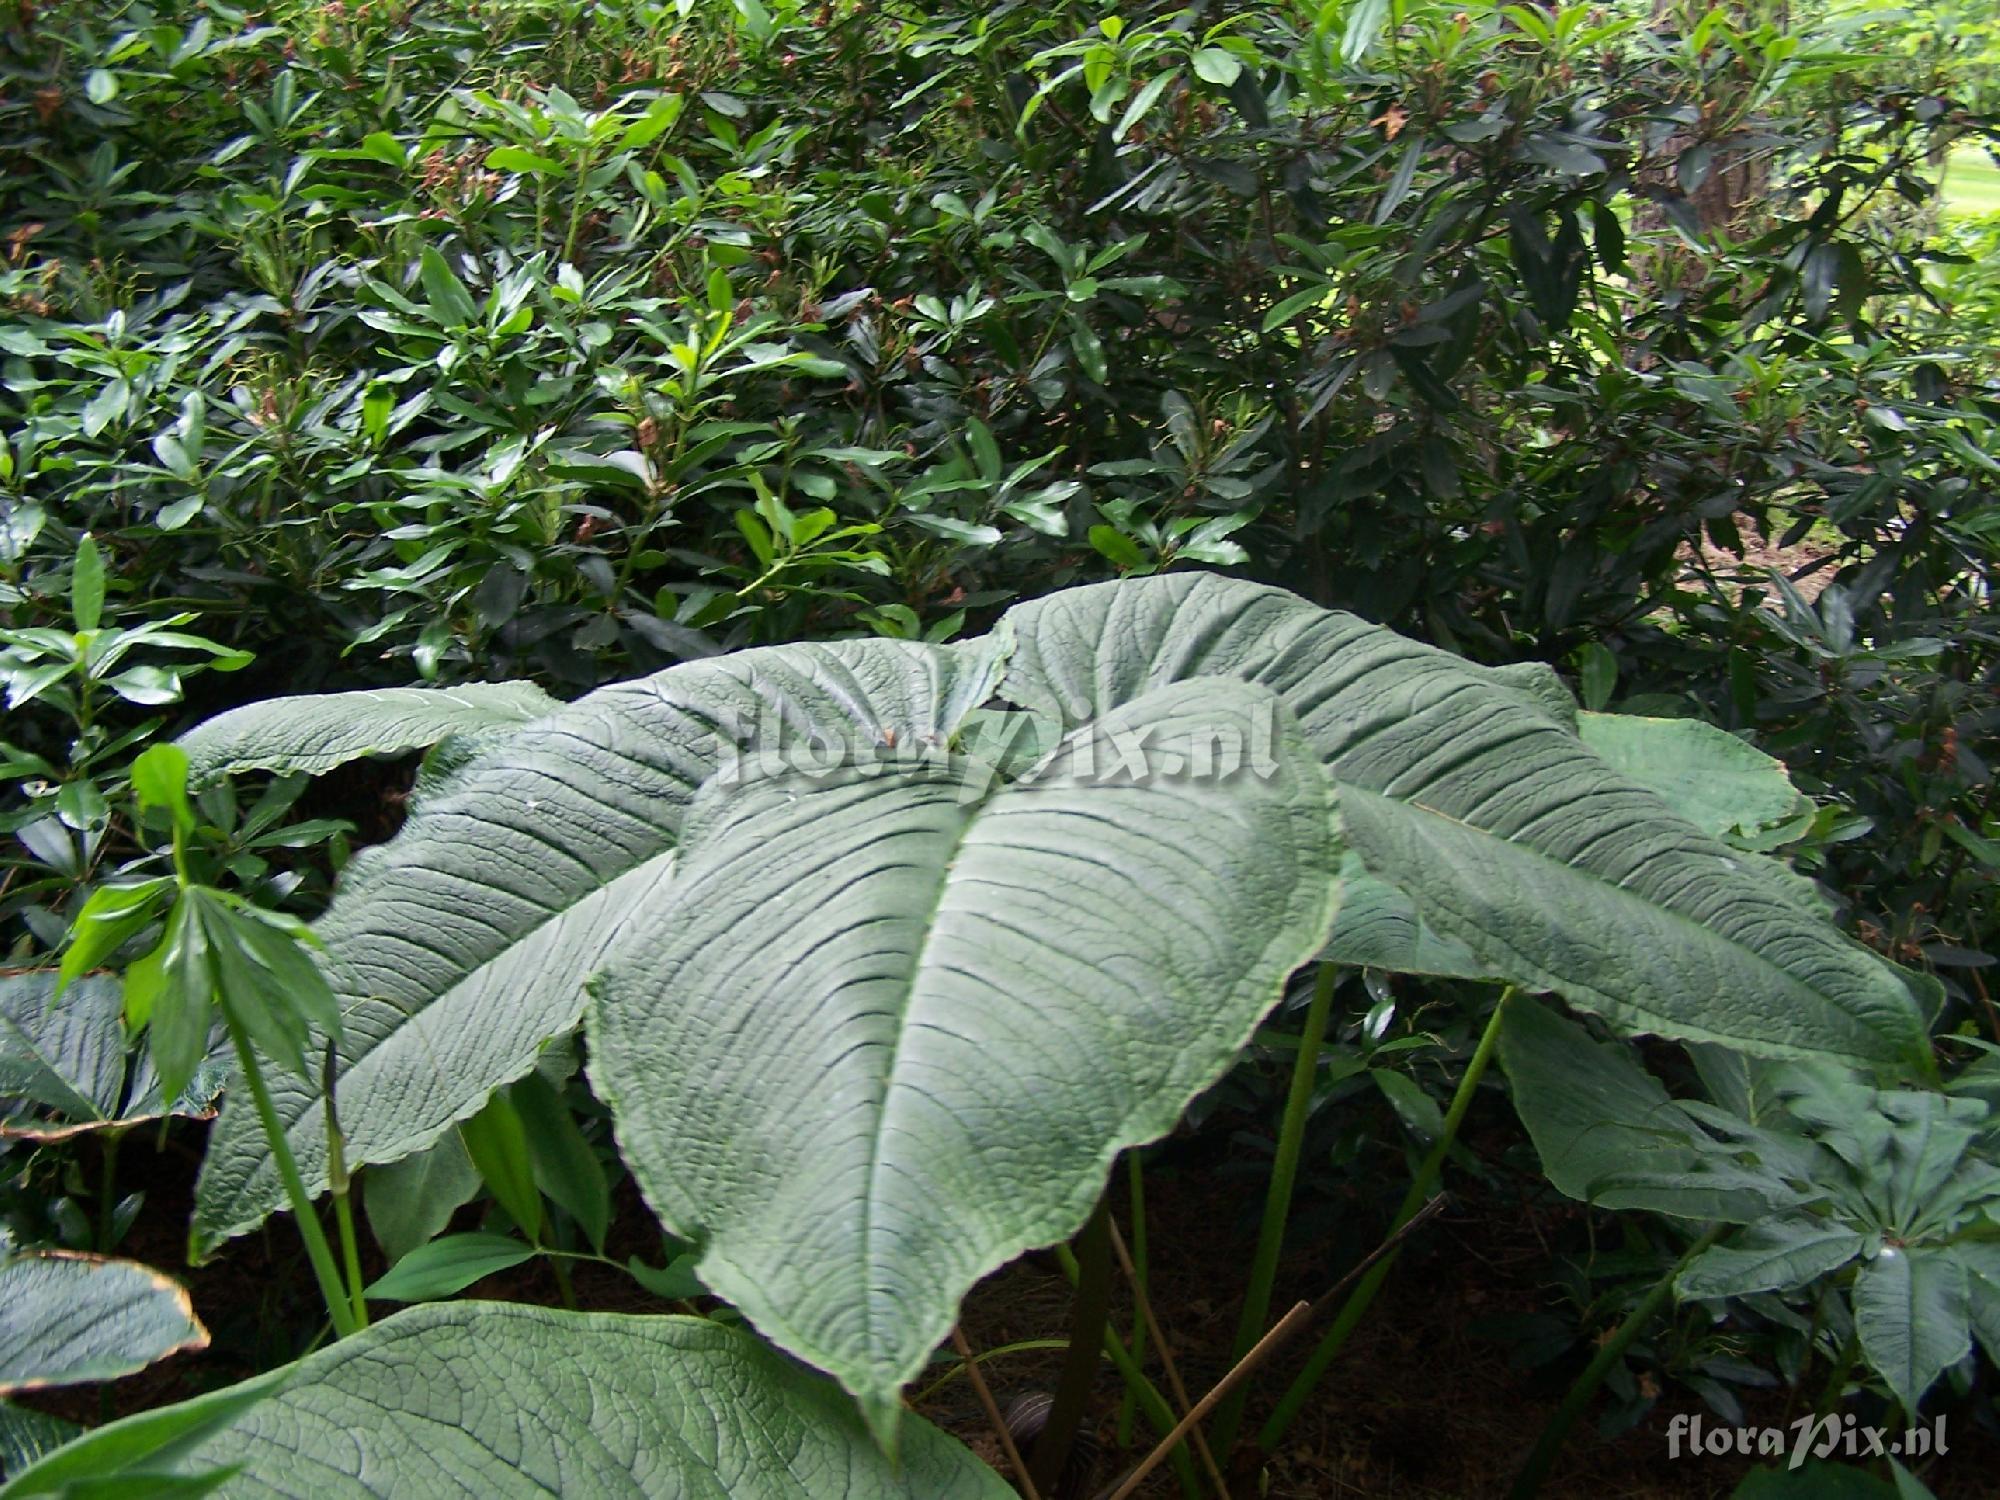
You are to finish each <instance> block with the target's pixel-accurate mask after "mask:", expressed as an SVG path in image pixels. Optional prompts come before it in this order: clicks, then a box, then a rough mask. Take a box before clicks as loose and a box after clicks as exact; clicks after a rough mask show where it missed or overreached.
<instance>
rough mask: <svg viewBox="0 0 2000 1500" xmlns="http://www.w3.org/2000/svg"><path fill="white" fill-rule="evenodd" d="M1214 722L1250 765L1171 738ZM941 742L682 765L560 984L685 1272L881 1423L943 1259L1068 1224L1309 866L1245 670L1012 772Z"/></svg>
mask: <svg viewBox="0 0 2000 1500" xmlns="http://www.w3.org/2000/svg"><path fill="white" fill-rule="evenodd" d="M1253 726H1258V727H1255V728H1254V729H1253ZM1212 731H1219V732H1221V733H1223V734H1224V735H1225V736H1227V735H1232V734H1233V735H1235V736H1236V737H1237V740H1238V743H1239V744H1245V745H1247V744H1248V743H1249V742H1250V741H1251V739H1252V738H1253V735H1254V734H1262V733H1265V732H1267V731H1269V732H1270V733H1271V741H1270V745H1269V749H1270V751H1271V756H1270V760H1269V763H1268V764H1267V765H1264V766H1262V767H1261V768H1253V767H1252V766H1250V765H1245V766H1243V767H1242V768H1241V769H1240V770H1238V771H1237V772H1236V774H1233V775H1229V774H1221V770H1222V768H1223V767H1224V766H1225V765H1226V764H1227V762H1226V759H1222V758H1218V759H1217V760H1216V761H1215V762H1214V764H1213V765H1212V766H1211V767H1210V774H1200V773H1199V772H1197V771H1193V770H1190V769H1189V767H1190V766H1191V765H1194V764H1198V761H1199V756H1200V750H1199V746H1200V744H1201V743H1202V741H1203V738H1204V737H1205V736H1206V735H1208V734H1209V733H1210V732H1212ZM1132 753H1140V754H1141V759H1142V761H1143V767H1140V766H1135V764H1134V761H1133V760H1132V759H1131V754H1132ZM1175 767H1179V768H1181V770H1183V771H1186V772H1187V774H1176V773H1175V771H1174V769H1173V768H1175ZM963 773H964V767H963V766H962V765H961V764H957V763H954V764H949V765H947V764H935V763H933V764H928V765H925V764H919V765H913V766H908V767H904V768H898V769H897V770H895V771H893V772H891V773H888V774H868V773H867V772H866V771H862V772H857V773H853V774H847V775H835V776H831V777H822V778H815V777H811V776H805V775H801V774H798V773H796V772H786V771H784V770H782V769H778V770H775V771H773V772H772V773H771V774H769V775H767V776H765V777H763V778H761V779H758V780H754V781H750V782H746V783H744V784H742V785H739V786H736V787H730V788H725V787H720V786H716V787H712V788H710V789H705V790H704V792H703V794H702V797H701V798H699V799H697V803H696V811H695V812H694V813H693V814H691V816H690V820H689V825H688V829H687V837H686V842H685V844H684V846H683V848H682V853H681V864H680V870H679V876H678V879H677V881H676V885H675V888H674V891H673V892H672V898H671V900H670V901H669V902H668V904H667V905H666V906H665V907H664V908H663V909H662V910H661V911H660V912H659V914H658V920H657V921H656V922H655V923H654V924H653V926H652V927H651V930H650V931H649V932H648V934H647V935H646V936H645V937H644V938H643V939H642V940H640V941H637V942H635V943H633V944H632V945H631V946H629V947H627V948H625V949H624V950H622V951H621V952H620V953H619V954H618V955H617V956H616V958H615V959H614V961H613V962H612V963H611V964H610V966H609V967H608V968H607V970H606V973H605V975H604V977H603V978H602V979H601V980H600V981H599V983H598V985H597V987H596V1000H595V1003H594V1004H593V1005H592V1007H591V1012H590V1030H589V1036H590V1043H591V1045H590V1076H591V1081H592V1083H593V1084H594V1085H595V1086H596V1088H597V1090H598V1092H599V1093H600V1095H601V1096H602V1097H604V1098H605V1099H606V1101H607V1102H609V1103H610V1105H611V1106H612V1109H613V1112H614V1116H615V1120H616V1125H617V1131H618V1139H619V1143H620V1145H621V1147H622V1148H623V1151H624V1154H625V1158H626V1161H627V1163H628V1164H629V1165H630V1166H631V1168H632V1172H633V1175H634V1177H635V1178H636V1179H637V1180H638V1182H639V1185H640V1187H641V1188H642V1189H643V1191H644V1192H645V1194H646V1196H647V1199H648V1200H649V1201H650V1202H651V1204H652V1205H653V1207H654V1208H655V1210H656V1211H657V1212H658V1213H659V1215H660V1217H661V1219H662V1220H663V1221H664V1222H665V1223H666V1225H667V1227H668V1228H669V1229H670V1230H672V1232H673V1233H675V1234H676V1235H678V1236H680V1237H682V1238H684V1239H688V1240H690V1241H693V1242H694V1243H696V1244H697V1245H699V1246H700V1248H701V1256H700V1260H699V1263H698V1270H699V1272H700V1275H701V1279H702V1280H703V1282H705V1283H706V1284H707V1285H708V1286H710V1287H711V1288H713V1289H714V1290H715V1291H716V1292H718V1293H720V1294H721V1295H722V1296H724V1297H727V1298H728V1299H730V1300H731V1301H733V1302H735V1303H736V1304H737V1305H738V1306H740V1307H741V1308H742V1309H743V1311H744V1312H745V1313H746V1314H748V1316H749V1317H750V1319H751V1320H752V1321H753V1322H754V1323H756V1325H757V1326H758V1328H759V1329H760V1330H761V1331H763V1332H764V1333H765V1334H767V1335H769V1336H770V1337H771V1338H773V1339H774V1340H776V1341H777V1342H778V1343H779V1344H781V1345H783V1346H784V1347H786V1348H788V1349H790V1350H791V1351H792V1352H794V1353H796V1354H798V1355H799V1356H800V1357H801V1358H804V1359H806V1360H808V1361H810V1362H811V1363H813V1364H815V1365H818V1366H820V1367H821V1368H824V1369H827V1370H830V1371H832V1372H833V1373H834V1374H835V1375H836V1376H837V1377H838V1378H839V1379H840V1380H841V1381H842V1383H843V1384H845V1385H846V1386H847V1387H848V1388H849V1389H850V1390H852V1391H854V1392H855V1393H856V1395H857V1396H859V1397H860V1398H861V1400H862V1402H863V1405H864V1408H865V1409H866V1410H867V1411H868V1413H869V1416H870V1419H871V1421H872V1422H873V1424H874V1425H875V1427H876V1429H877V1431H878V1432H881V1433H882V1434H883V1435H884V1436H885V1438H887V1437H889V1436H890V1434H891V1433H892V1430H893V1423H894V1420H895V1416H896V1413H897V1411H898V1409H899V1408H898V1395H897V1393H898V1389H899V1387H900V1386H901V1385H902V1383H903V1382H905V1381H906V1380H908V1379H910V1378H911V1377H912V1376H914V1375H915V1374H916V1373H917V1372H918V1371H919V1370H920V1369H921V1368H922V1367H923V1365H924V1363H925V1361H926V1360H927V1358H928V1357H929V1356H930V1354H931V1351H932V1349H933V1347H934V1346H935V1345H936V1344H937V1343H938V1341H939V1340H941V1339H942V1338H944V1336H945V1335H946V1334H947V1333H948V1332H949V1330H950V1328H951V1325H952V1322H953V1320H954V1318H955V1317H956V1309H957V1306H958V1302H959V1299H960V1298H961V1297H962V1296H963V1295H964V1294H965V1292H966V1291H967V1290H968V1289H969V1288H970V1287H971V1286H972V1284H973V1283H974V1282H975V1281H977V1280H978V1279H979V1278H980V1277H981V1276H982V1275H984V1274H986V1273H987V1272H988V1271H990V1270H992V1269H994V1268H995V1267H996V1266H998V1265H1000V1264H1002V1263H1003V1262H1005V1261H1007V1260H1008V1259H1010V1258H1012V1257H1013V1256H1014V1255H1016V1254H1018V1253H1019V1252H1021V1251H1022V1250H1024V1249H1027V1248H1029V1247H1031V1246H1034V1245H1040V1244H1047V1243H1049V1242H1051V1241H1055V1240H1059V1239H1062V1238H1064V1237H1065V1236H1067V1235H1069V1234H1071V1233H1073V1232H1074V1231H1075V1230H1076V1229H1077V1227H1078V1226H1079V1225H1080V1224H1081V1223H1082V1221H1083V1219H1084V1218H1085V1216H1086V1215H1087V1214H1088V1213H1089V1211H1090V1208H1091V1206H1092V1205H1093V1204H1094V1203H1095V1202H1096V1200H1097V1197H1098V1194H1099V1193H1100V1192H1101V1190H1102V1188H1103V1185H1104V1179H1105V1174H1106V1172H1107V1170H1108V1169H1109V1166H1110V1163H1111V1161H1112V1159H1113V1158H1114V1156H1115V1155H1116V1154H1117V1153H1118V1151H1120V1150H1121V1149H1122V1148H1124V1147H1126V1146H1129V1145H1132V1144H1134V1143H1136V1142H1140V1141H1145V1140H1150V1139H1153V1138H1155V1137H1157V1136H1159V1135H1162V1134H1164V1133H1165V1132H1167V1131H1168V1130H1170V1129H1171V1128H1172V1127H1173V1125H1174V1123H1175V1121H1176V1120H1177V1119H1178V1118H1179V1115H1180V1111H1181V1109H1182V1108H1183V1106H1184V1105H1185V1104H1186V1102H1187V1101H1188V1100H1189V1099H1190V1098H1191V1097H1192V1096H1193V1095H1194V1094H1195V1093H1197V1092H1198V1091H1200V1090H1201V1089H1202V1088H1204V1087H1206V1086H1207V1085H1208V1084H1210V1083H1211V1082H1213V1081H1214V1079H1215V1078H1216V1077H1217V1076H1218V1075H1219V1074H1220V1073H1221V1072H1222V1071H1223V1070H1224V1069H1225V1068H1226V1067H1227V1066H1228V1065H1229V1063H1230V1061H1231V1059H1232V1058H1233V1057H1234V1056H1235V1055H1236V1053H1237V1051H1238V1049H1239V1048H1241V1047H1242V1045H1243V1044H1244V1042H1245V1041H1246V1040H1247V1039H1248V1037H1249V1036H1250V1034H1251V1032H1252V1031H1253V1029H1254V1028H1255V1026H1256V1024H1257V1021H1258V1019H1259V1018H1260V1017H1261V1016H1262V1015H1263V1014H1264V1013H1265V1012H1266V1011H1267V1010H1268V1009H1269V1008H1270V1006H1271V1005H1272V1004H1273V1003H1275V1001H1276V1000H1277V998H1278V996H1279V992H1280V989H1281V986H1282V984H1283V981H1284V978H1285V976H1286V975H1287V974H1288V973H1290V972H1291V970H1293V969H1294V968H1296V967H1297V966H1298V965H1299V964H1301V963H1303V962H1305V961H1306V960H1308V959H1310V958H1311V957H1312V956H1313V954H1314V953H1316V952H1317V951H1318V950H1319V947H1320V945H1321V944H1322V943H1323V941H1324V940H1325V937H1326V933H1327V929H1328V924H1329V920H1330V918H1331V916H1332V911H1333V899H1334V893H1335V886H1336V879H1335V871H1336V870H1337V868H1338V864H1339V860H1338V850H1337V847H1336V842H1335V836H1334V831H1333V817H1332V810H1331V806H1330V801H1329V792H1328V786H1327V782H1326V778H1325V776H1324V774H1323V773H1322V772H1321V770H1320V769H1319V766H1318V765H1317V763H1316V759H1315V757H1314V756H1313V755H1312V753H1311V750H1310V748H1309V747H1308V746H1306V744H1305V742H1304V740H1303V739H1302V738H1301V737H1300V735H1299V731H1298V728H1297V726H1296V724H1294V723H1292V722H1291V720H1290V716H1289V715H1286V714H1284V713H1283V712H1282V710H1281V708H1280V707H1279V705H1278V703H1277V700H1276V698H1275V696H1274V695H1272V694H1271V693H1269V692H1267V691H1265V690H1262V689H1258V688H1254V687H1251V686H1249V685H1246V684H1240V683H1231V682H1226V681H1221V680H1208V681H1202V682H1194V683H1187V684H1182V685H1179V686H1177V687H1172V688H1168V689H1164V690H1162V691H1161V692H1158V693H1155V694H1150V695H1147V696H1145V697H1142V698H1140V699H1138V700H1137V701H1135V702H1133V703H1131V704H1129V705H1127V706H1126V707H1124V708H1121V709H1119V710H1117V711H1115V712H1114V713H1112V714H1110V715H1107V716H1106V717H1105V718H1104V719H1103V720H1101V721H1099V722H1098V723H1096V724H1094V725H1092V726H1090V727H1089V728H1087V729H1085V730H1081V731H1079V732H1078V733H1076V734H1075V735H1073V736H1071V737H1070V738H1069V740H1067V741H1066V742H1065V743H1064V745H1063V746H1062V748H1061V749H1060V750H1059V751H1058V753H1057V754H1056V756H1055V757H1054V758H1053V759H1052V760H1051V761H1050V762H1049V763H1047V764H1046V765H1045V766H1043V767H1042V768H1041V769H1040V770H1038V771H1037V772H1035V773H1033V774H1031V775H1029V776H1027V777H1025V778H1024V779H1022V780H1021V781H1019V782H1015V783H1012V784H1010V785H1005V786H1000V787H997V788H995V787H990V786H982V785H980V784H979V782H978V780H977V779H976V778H975V779H974V780H972V781H971V782H968V781H967V780H966V778H965V776H964V774H963ZM1135 773H1136V774H1135Z"/></svg>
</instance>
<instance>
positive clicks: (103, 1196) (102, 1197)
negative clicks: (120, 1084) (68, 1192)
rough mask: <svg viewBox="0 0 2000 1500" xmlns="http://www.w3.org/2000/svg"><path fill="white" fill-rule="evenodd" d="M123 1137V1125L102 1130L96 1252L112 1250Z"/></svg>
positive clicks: (107, 1252)
mask: <svg viewBox="0 0 2000 1500" xmlns="http://www.w3.org/2000/svg"><path fill="white" fill-rule="evenodd" d="M124 1139H125V1130H124V1127H123V1126H114V1127H113V1128H111V1129H110V1130H107V1131H105V1132H104V1135H103V1145H102V1147H101V1148H100V1149H101V1150H102V1153H103V1161H102V1163H101V1165H102V1169H103V1170H102V1174H101V1175H100V1176H99V1178H98V1187H97V1252H98V1254H100V1255H109V1254H110V1253H111V1250H112V1244H111V1237H112V1232H113V1230H114V1229H116V1227H117V1225H116V1223H115V1222H114V1221H115V1220H116V1219H117V1217H118V1147H119V1144H120V1143H121V1142H122V1141H123V1140H124Z"/></svg>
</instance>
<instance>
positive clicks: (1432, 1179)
mask: <svg viewBox="0 0 2000 1500" xmlns="http://www.w3.org/2000/svg"><path fill="white" fill-rule="evenodd" d="M1514 993H1515V987H1514V986H1513V985H1511V984H1510V985H1508V986H1507V988H1506V989H1504V990H1503V991H1501V993H1500V1000H1499V1003H1498V1004H1496V1005H1495V1006H1494V1007H1493V1014H1492V1016H1490V1017H1489V1018H1488V1019H1487V1022H1486V1030H1485V1031H1483V1032H1482V1033H1480V1037H1479V1045H1478V1046H1477V1047H1475V1048H1474V1049H1473V1053H1472V1058H1471V1060H1470V1061H1469V1062H1467V1063H1466V1065H1465V1073H1464V1075H1463V1076H1462V1077H1461V1078H1460V1079H1459V1080H1458V1089H1457V1091H1456V1092H1455V1093H1454V1094H1453V1095H1452V1096H1451V1108H1450V1109H1449V1110H1447V1111H1446V1112H1445V1117H1444V1128H1443V1129H1442V1130H1440V1131H1439V1132H1438V1138H1437V1144H1436V1145H1434V1146H1432V1147H1431V1149H1430V1154H1429V1155H1427V1156H1425V1158H1424V1159H1423V1162H1422V1164H1421V1165H1420V1166H1418V1168H1417V1175H1416V1178H1415V1180H1414V1181H1412V1182H1411V1184H1410V1190H1409V1191H1408V1192H1407V1193H1405V1194H1404V1195H1403V1203H1402V1206H1401V1207H1400V1208H1398V1209H1397V1210H1396V1218H1395V1222H1394V1223H1392V1224H1391V1225H1390V1226H1389V1231H1390V1233H1391V1234H1393V1233H1395V1231H1396V1230H1398V1229H1401V1228H1402V1227H1403V1225H1405V1224H1407V1223H1408V1222H1409V1221H1410V1219H1411V1217H1412V1216H1413V1215H1414V1214H1415V1213H1416V1212H1417V1210H1418V1209H1420V1208H1422V1207H1423V1206H1424V1202H1425V1200H1426V1199H1428V1198H1429V1197H1430V1195H1431V1189H1432V1188H1433V1187H1434V1186H1436V1184H1437V1180H1438V1177H1439V1176H1440V1174H1441V1173H1442V1172H1443V1170H1444V1160H1445V1157H1446V1156H1447V1155H1448V1154H1449V1153H1450V1151H1451V1148H1452V1144H1453V1142H1455V1141H1456V1140H1457V1139H1458V1130H1459V1126H1460V1125H1462V1124H1463V1123H1464V1122H1465V1114H1466V1111H1467V1110H1469V1109H1470V1108H1472V1098H1473V1095H1475V1094H1476V1093H1478V1092H1479V1081H1480V1080H1481V1079H1482V1078H1484V1077H1485V1076H1486V1069H1487V1065H1488V1064H1490V1063H1491V1062H1492V1061H1493V1049H1494V1047H1495V1046H1496V1045H1497V1044H1498V1043H1499V1040H1500V1020H1501V1017H1503V1016H1504V1015H1505V1014H1506V1012H1507V1004H1508V1002H1509V1001H1510V1000H1512V999H1513V998H1514ZM1401 1253H1402V1249H1401V1247H1400V1246H1398V1247H1397V1248H1396V1249H1395V1250H1394V1251H1391V1252H1390V1253H1389V1254H1387V1255H1385V1256H1383V1257H1382V1258H1381V1259H1380V1260H1378V1261H1377V1262H1376V1263H1375V1264H1374V1265H1373V1266H1371V1267H1370V1268H1369V1270H1368V1274H1367V1275H1365V1276H1363V1277H1362V1278H1361V1280H1360V1281H1359V1282H1358V1283H1357V1284H1356V1285H1355V1288H1354V1290H1353V1291H1352V1292H1349V1293H1348V1295H1347V1301H1346V1302H1344V1303H1342V1304H1341V1308H1340V1312H1339V1313H1338V1314H1337V1315H1336V1316H1335V1317H1334V1320H1333V1325H1332V1326H1331V1327H1330V1328H1328V1329H1327V1331H1326V1333H1325V1334H1324V1335H1322V1336H1321V1338H1320V1341H1319V1343H1318V1344H1317V1345H1316V1346H1315V1347H1314V1349H1313V1352H1312V1357H1311V1358H1310V1359H1308V1360H1307V1361H1306V1366H1305V1368H1304V1369H1303V1370H1301V1371H1299V1374H1298V1378H1297V1379H1295V1380H1293V1381H1292V1383H1291V1385H1290V1387H1288V1388H1287V1389H1286V1391H1285V1394H1284V1397H1283V1399H1281V1400H1280V1401H1279V1402H1278V1405H1277V1408H1276V1410H1274V1411H1273V1412H1272V1413H1271V1415H1270V1417H1269V1419H1268V1420H1266V1422H1265V1423H1264V1425H1263V1427H1262V1428H1261V1429H1260V1430H1259V1431H1258V1433H1257V1446H1258V1447H1259V1448H1262V1449H1263V1450H1264V1451H1265V1452H1266V1453H1269V1452H1271V1451H1272V1450H1273V1449H1275V1448H1276V1447H1277V1446H1278V1444H1279V1443H1280V1442H1281V1441H1283V1439H1284V1436H1285V1432H1286V1430H1287V1429H1288V1428H1290V1426H1291V1425H1292V1423H1293V1422H1295V1421H1296V1420H1298V1415H1299V1409H1300V1408H1301V1407H1303V1406H1304V1405H1305V1403H1306V1398H1307V1397H1308V1396H1310V1395H1311V1394H1312V1393H1313V1389H1314V1387H1316V1386H1317V1385H1318V1384H1319V1383H1320V1380H1321V1379H1322V1378H1323V1377H1324V1376H1325V1375H1326V1371H1327V1367H1328V1366H1329V1365H1331V1364H1332V1363H1333V1361H1334V1358H1335V1356H1337V1355H1338V1354H1339V1353H1340V1351H1341V1348H1342V1347H1343V1346H1344V1345H1345V1344H1346V1343H1347V1340H1348V1338H1349V1337H1350V1336H1351V1335H1352V1334H1353V1332H1354V1330H1355V1327H1356V1326H1357V1325H1358V1324H1359V1323H1360V1322H1361V1320H1362V1318H1363V1317H1365V1316H1366V1315H1367V1312H1368V1308H1369V1306H1370V1304H1372V1303H1373V1302H1374V1300H1375V1294H1376V1293H1377V1292H1379V1291H1381V1289H1382V1283H1383V1282H1385V1281H1387V1280H1388V1279H1389V1272H1390V1270H1391V1269H1392V1268H1393V1267H1394V1266H1395V1264H1396V1257H1397V1256H1398V1255H1400V1254H1401Z"/></svg>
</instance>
